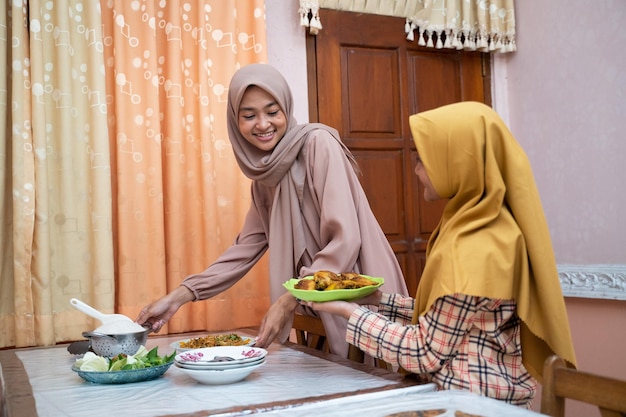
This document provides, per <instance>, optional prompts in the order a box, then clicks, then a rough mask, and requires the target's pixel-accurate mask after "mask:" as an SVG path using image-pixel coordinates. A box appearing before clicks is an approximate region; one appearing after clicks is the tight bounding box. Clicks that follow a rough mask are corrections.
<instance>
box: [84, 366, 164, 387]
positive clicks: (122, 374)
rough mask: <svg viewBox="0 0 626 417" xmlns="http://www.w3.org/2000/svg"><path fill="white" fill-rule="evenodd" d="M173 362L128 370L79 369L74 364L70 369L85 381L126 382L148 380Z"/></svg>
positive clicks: (154, 377) (101, 382) (95, 382)
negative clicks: (98, 370)
mask: <svg viewBox="0 0 626 417" xmlns="http://www.w3.org/2000/svg"><path fill="white" fill-rule="evenodd" d="M173 363H174V362H173V361H172V362H169V363H166V364H164V365H158V366H151V367H149V368H143V369H130V370H128V371H111V372H95V371H81V370H80V369H79V368H77V367H76V366H72V371H74V372H76V373H77V374H78V375H79V376H80V377H81V378H83V379H84V380H85V381H87V382H93V383H94V384H127V383H130V382H141V381H150V380H152V379H157V378H159V377H160V376H161V375H163V374H164V373H165V372H167V370H168V369H169V368H170V366H172V364H173Z"/></svg>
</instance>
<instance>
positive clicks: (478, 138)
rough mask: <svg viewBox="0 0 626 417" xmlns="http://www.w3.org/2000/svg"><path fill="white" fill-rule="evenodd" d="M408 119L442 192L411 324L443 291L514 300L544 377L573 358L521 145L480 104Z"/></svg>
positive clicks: (527, 353)
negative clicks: (555, 361)
mask: <svg viewBox="0 0 626 417" xmlns="http://www.w3.org/2000/svg"><path fill="white" fill-rule="evenodd" d="M410 126H411V132H412V134H413V139H414V140H415V145H416V146H417V150H418V153H419V156H420V158H421V160H422V161H423V164H424V167H425V168H426V172H427V173H428V176H429V178H430V180H431V182H432V184H433V187H434V188H435V190H436V191H437V193H438V194H439V195H440V196H441V197H443V198H448V199H449V201H448V203H447V205H446V207H445V209H444V212H443V215H442V218H441V221H440V223H439V225H438V226H437V228H436V229H435V231H434V232H433V234H432V236H431V238H430V241H429V242H428V247H427V252H426V259H427V261H426V266H425V268H424V272H423V275H422V277H421V280H420V284H419V287H418V289H417V294H416V297H415V298H416V309H415V317H414V322H416V320H417V316H418V315H422V314H424V313H425V312H426V311H427V310H428V309H429V308H430V306H431V305H432V303H433V302H434V301H435V300H436V299H437V298H439V297H442V296H444V295H450V294H454V293H462V294H467V295H473V296H481V297H489V298H500V299H515V301H516V303H517V314H518V315H519V317H520V318H521V320H522V332H521V342H522V356H523V357H522V360H523V363H524V366H525V367H526V369H527V370H528V371H529V372H530V373H531V375H533V377H535V378H536V379H538V380H539V381H541V380H542V373H543V363H544V361H545V359H546V358H547V357H548V356H549V355H551V354H554V353H556V354H558V355H560V356H561V357H563V358H564V359H565V360H567V361H568V362H569V363H570V364H571V365H573V366H575V365H576V359H575V355H574V349H573V346H572V340H571V335H570V330H569V322H568V318H567V312H566V310H565V302H564V299H563V295H562V292H561V286H560V282H559V278H558V272H557V269H556V262H555V259H554V253H553V250H552V243H551V239H550V234H549V230H548V226H547V222H546V219H545V215H544V212H543V208H542V205H541V200H540V198H539V192H538V191H537V187H536V185H535V180H534V177H533V174H532V170H531V167H530V164H529V162H528V159H527V157H526V154H525V153H524V151H523V149H522V148H521V147H520V146H519V144H518V143H517V142H516V140H515V138H514V137H513V135H512V134H511V132H510V131H509V130H508V128H507V127H506V125H505V124H504V122H503V121H502V120H501V119H500V118H499V117H498V115H497V113H496V112H495V111H493V110H492V109H491V108H490V107H488V106H486V105H484V104H482V103H474V102H466V103H457V104H452V105H448V106H444V107H441V108H438V109H435V110H431V111H426V112H423V113H419V114H416V115H413V116H411V118H410Z"/></svg>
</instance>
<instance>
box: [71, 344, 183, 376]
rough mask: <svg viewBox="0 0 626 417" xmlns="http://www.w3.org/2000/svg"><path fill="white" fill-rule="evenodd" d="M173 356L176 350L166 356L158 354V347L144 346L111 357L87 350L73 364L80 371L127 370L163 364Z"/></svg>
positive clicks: (171, 359)
mask: <svg viewBox="0 0 626 417" xmlns="http://www.w3.org/2000/svg"><path fill="white" fill-rule="evenodd" d="M175 356H176V351H174V352H172V353H171V354H169V355H166V356H159V354H158V347H154V348H152V349H151V350H150V351H148V350H147V349H146V348H145V346H141V347H140V348H139V350H138V351H137V353H135V354H134V355H126V354H124V353H120V354H119V355H117V356H115V357H113V358H111V359H108V358H104V357H102V356H97V355H96V354H94V353H93V352H87V353H85V355H84V356H83V358H81V359H77V360H76V363H75V365H76V367H77V368H79V369H80V370H81V371H100V372H106V371H109V372H111V371H127V370H130V369H143V368H150V367H153V366H159V365H165V364H166V363H170V362H172V361H173V360H174V357H175Z"/></svg>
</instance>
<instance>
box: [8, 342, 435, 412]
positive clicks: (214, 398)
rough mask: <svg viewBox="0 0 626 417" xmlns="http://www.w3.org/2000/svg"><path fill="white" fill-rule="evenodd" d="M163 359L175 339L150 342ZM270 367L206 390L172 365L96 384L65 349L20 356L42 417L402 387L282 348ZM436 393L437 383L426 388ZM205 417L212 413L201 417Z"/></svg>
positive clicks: (193, 408)
mask: <svg viewBox="0 0 626 417" xmlns="http://www.w3.org/2000/svg"><path fill="white" fill-rule="evenodd" d="M152 340H154V339H149V340H148V343H147V348H148V349H150V348H152V347H154V346H155V345H157V346H159V354H160V355H163V354H167V353H170V352H171V351H172V349H171V348H170V347H169V343H171V342H172V341H174V340H177V339H176V338H174V339H171V338H166V339H161V340H160V341H159V340H157V341H156V342H152ZM268 351H269V353H268V355H267V358H266V360H267V362H266V363H265V365H264V366H262V367H260V368H259V369H258V370H256V371H255V372H253V373H252V374H251V375H250V376H249V377H248V378H246V379H245V380H244V381H241V382H238V383H235V384H230V385H219V386H213V385H203V384H199V383H197V382H196V381H195V380H193V379H192V378H190V377H189V376H187V375H185V374H184V373H183V372H181V371H180V370H179V369H178V368H177V367H176V366H172V367H171V368H170V369H169V370H168V371H167V373H165V375H164V376H163V377H161V378H159V379H156V380H153V381H144V382H139V383H131V384H121V385H102V384H92V383H88V382H86V381H84V380H83V379H82V378H80V377H79V376H78V374H76V373H75V372H74V371H72V370H71V367H72V364H73V363H74V362H75V360H76V359H77V358H78V356H75V355H71V354H69V353H68V351H67V349H66V348H65V347H54V348H46V349H33V350H21V351H20V350H18V351H16V355H17V357H18V358H19V359H20V360H21V362H22V363H23V365H24V368H25V371H26V373H27V374H28V378H29V382H30V384H31V386H32V390H33V396H34V398H35V403H36V408H37V413H38V415H39V417H59V416H67V417H84V416H87V415H88V416H90V417H99V416H102V417H111V416H113V417H124V416H132V417H153V416H163V415H181V414H185V413H193V412H200V414H197V415H198V416H199V415H211V414H212V412H211V410H224V409H228V408H230V407H236V406H247V405H254V404H264V403H269V402H275V401H287V400H294V399H298V398H304V397H314V396H322V395H329V394H336V393H341V392H347V391H351V390H354V391H357V390H364V389H370V388H378V387H385V386H388V385H391V384H395V383H396V382H394V381H391V380H387V379H385V378H382V377H379V376H375V375H371V374H368V373H366V372H362V371H359V370H356V369H352V368H350V367H347V366H343V365H340V364H337V363H333V362H331V361H329V360H326V359H322V358H318V357H315V356H312V355H308V354H306V353H303V352H300V351H297V350H294V349H290V348H288V347H286V346H282V345H272V346H271V347H270V348H269V349H268ZM421 389H422V390H424V391H428V390H433V389H434V388H433V387H432V386H431V384H428V385H426V386H423V387H422V388H421ZM203 413H206V414H203Z"/></svg>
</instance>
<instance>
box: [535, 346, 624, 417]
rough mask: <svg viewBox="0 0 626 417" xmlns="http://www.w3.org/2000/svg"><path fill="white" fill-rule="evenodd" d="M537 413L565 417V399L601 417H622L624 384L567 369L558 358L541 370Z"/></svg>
mask: <svg viewBox="0 0 626 417" xmlns="http://www.w3.org/2000/svg"><path fill="white" fill-rule="evenodd" d="M543 378H544V381H543V389H542V393H541V412H542V413H543V414H547V415H549V416H552V417H565V399H566V398H570V399H573V400H577V401H582V402H585V403H589V404H593V405H596V406H597V407H598V408H599V409H600V415H601V416H602V417H626V381H622V380H618V379H613V378H609V377H605V376H600V375H595V374H590V373H587V372H582V371H579V370H576V369H572V368H568V367H567V365H566V363H565V361H564V360H563V359H562V358H560V357H558V356H556V355H555V356H551V357H549V358H548V359H546V362H545V364H544V368H543Z"/></svg>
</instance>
